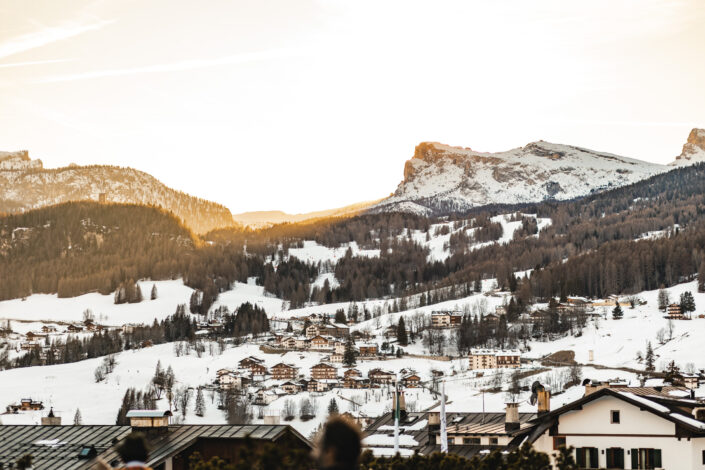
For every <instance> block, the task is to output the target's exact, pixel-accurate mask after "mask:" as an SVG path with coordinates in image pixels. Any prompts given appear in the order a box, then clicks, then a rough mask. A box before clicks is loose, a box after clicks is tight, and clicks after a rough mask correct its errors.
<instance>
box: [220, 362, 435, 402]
mask: <svg viewBox="0 0 705 470" xmlns="http://www.w3.org/2000/svg"><path fill="white" fill-rule="evenodd" d="M395 380H397V374H395V373H394V372H391V371H386V370H382V369H380V368H375V369H371V370H370V371H369V372H368V373H367V377H366V378H365V377H363V375H362V373H361V372H360V371H359V370H358V369H355V368H347V369H345V370H344V372H343V373H342V375H341V374H340V369H339V368H338V367H336V366H334V365H332V364H330V363H328V362H320V363H318V364H315V365H313V366H312V367H311V368H310V369H309V371H308V374H307V375H306V376H305V375H304V374H303V373H302V372H301V370H300V368H299V367H298V366H296V365H294V364H287V363H283V362H280V363H278V364H275V365H274V366H272V367H270V368H267V367H266V366H265V364H264V361H263V360H262V359H260V358H257V357H254V356H250V357H246V358H244V359H242V360H241V361H240V362H239V363H238V369H237V370H232V369H220V370H218V371H217V372H216V379H215V384H216V385H217V386H218V387H220V388H221V389H237V390H241V391H244V390H245V389H246V388H247V387H249V386H256V387H257V391H256V395H255V397H256V398H255V404H258V405H268V404H269V403H271V402H272V401H274V400H276V399H277V398H279V397H280V396H283V395H294V394H296V393H299V392H303V391H305V392H326V391H328V390H330V389H332V388H352V389H362V388H377V387H381V386H384V385H390V384H392V383H394V382H395ZM399 382H400V383H401V384H402V386H404V387H406V388H417V387H420V386H421V377H419V375H418V374H416V373H415V372H414V371H413V370H411V369H404V370H402V371H401V375H400V379H399Z"/></svg>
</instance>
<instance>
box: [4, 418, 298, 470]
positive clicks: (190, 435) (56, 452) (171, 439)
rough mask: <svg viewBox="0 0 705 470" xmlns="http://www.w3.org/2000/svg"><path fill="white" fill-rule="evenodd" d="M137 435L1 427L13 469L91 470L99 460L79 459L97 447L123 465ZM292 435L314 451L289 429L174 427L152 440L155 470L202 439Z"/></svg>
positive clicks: (126, 429)
mask: <svg viewBox="0 0 705 470" xmlns="http://www.w3.org/2000/svg"><path fill="white" fill-rule="evenodd" d="M130 432H132V428H131V427H130V426H114V425H113V426H110V425H105V426H91V425H89V426H38V425H27V426H20V425H7V426H2V425H0V464H2V465H3V467H4V468H9V464H10V463H12V464H13V466H14V464H15V462H16V461H17V459H19V458H20V457H22V456H23V455H25V454H32V456H33V457H34V463H33V468H34V470H45V469H46V470H50V469H52V470H53V469H57V470H63V469H87V468H90V467H91V466H92V464H93V463H94V462H93V459H79V458H78V453H79V452H80V451H81V449H83V448H84V447H90V446H94V447H95V449H96V451H97V453H98V455H100V456H101V457H102V458H103V459H104V460H106V461H107V462H112V461H113V460H115V459H117V458H118V456H117V453H116V452H115V449H114V447H113V446H114V444H117V443H118V442H119V441H120V440H121V439H123V438H124V437H125V436H127V435H128V434H129V433H130ZM287 433H292V434H293V435H294V436H296V437H298V438H299V439H301V440H302V441H303V442H305V443H306V444H308V445H309V446H310V445H311V444H310V443H309V441H308V440H307V439H306V438H305V437H303V436H302V435H301V434H299V433H298V432H297V431H296V430H295V429H294V428H292V427H291V426H288V425H267V424H253V425H225V424H223V425H173V426H169V432H168V433H167V432H165V433H163V434H159V435H157V436H155V437H154V438H152V439H151V440H150V447H151V448H152V451H151V455H150V461H149V464H150V465H151V466H152V467H154V466H157V465H158V464H160V463H162V462H163V461H164V460H165V459H166V458H167V457H169V456H171V455H174V454H175V453H178V452H179V451H181V450H182V449H183V448H185V447H188V446H189V445H191V444H192V443H194V442H196V440H197V439H199V438H220V439H244V438H246V437H249V438H250V439H256V440H267V441H273V442H276V441H277V440H278V439H279V438H281V437H283V436H285V435H286V434H287Z"/></svg>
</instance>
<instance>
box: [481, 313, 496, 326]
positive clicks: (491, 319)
mask: <svg viewBox="0 0 705 470" xmlns="http://www.w3.org/2000/svg"><path fill="white" fill-rule="evenodd" d="M482 319H483V320H484V321H485V322H486V323H488V324H490V325H498V324H499V315H497V314H496V313H488V314H487V315H485V316H484V317H482Z"/></svg>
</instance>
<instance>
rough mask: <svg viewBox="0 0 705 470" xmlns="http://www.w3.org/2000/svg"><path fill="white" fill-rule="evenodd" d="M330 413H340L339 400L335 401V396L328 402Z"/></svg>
mask: <svg viewBox="0 0 705 470" xmlns="http://www.w3.org/2000/svg"><path fill="white" fill-rule="evenodd" d="M328 414H329V415H337V414H338V402H337V401H335V398H331V399H330V403H329V404H328Z"/></svg>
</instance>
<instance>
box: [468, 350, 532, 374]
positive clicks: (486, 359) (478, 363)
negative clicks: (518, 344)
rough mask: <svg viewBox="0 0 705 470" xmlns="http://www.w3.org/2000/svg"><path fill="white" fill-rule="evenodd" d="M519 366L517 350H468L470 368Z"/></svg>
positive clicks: (513, 367) (519, 355)
mask: <svg viewBox="0 0 705 470" xmlns="http://www.w3.org/2000/svg"><path fill="white" fill-rule="evenodd" d="M520 366H521V353H520V352H519V351H514V350H512V351H497V350H493V349H472V350H470V369H473V370H477V369H516V368H518V367H520Z"/></svg>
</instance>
